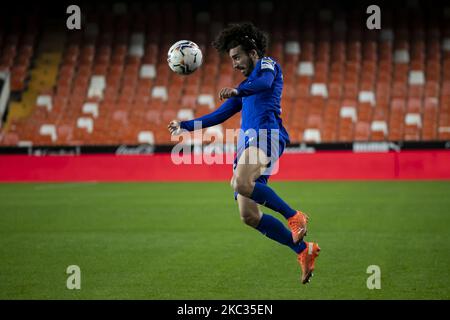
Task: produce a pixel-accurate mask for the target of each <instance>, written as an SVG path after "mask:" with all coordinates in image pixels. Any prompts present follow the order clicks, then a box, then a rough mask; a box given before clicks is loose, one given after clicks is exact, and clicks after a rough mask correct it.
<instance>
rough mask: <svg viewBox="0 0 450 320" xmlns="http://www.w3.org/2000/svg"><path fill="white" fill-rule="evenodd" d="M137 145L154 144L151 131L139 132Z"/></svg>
mask: <svg viewBox="0 0 450 320" xmlns="http://www.w3.org/2000/svg"><path fill="white" fill-rule="evenodd" d="M138 142H139V143H147V144H151V145H153V144H155V136H154V135H153V132H151V131H141V132H139V134H138Z"/></svg>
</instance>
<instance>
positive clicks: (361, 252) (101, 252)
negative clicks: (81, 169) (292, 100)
mask: <svg viewBox="0 0 450 320" xmlns="http://www.w3.org/2000/svg"><path fill="white" fill-rule="evenodd" d="M270 185H271V186H272V187H273V188H274V190H275V191H276V192H277V193H278V194H279V195H280V196H282V197H283V198H284V199H285V200H286V201H287V202H288V203H290V204H291V205H292V206H293V207H295V208H298V209H302V210H304V211H306V212H307V213H308V214H309V215H310V218H311V221H310V225H309V234H308V237H307V240H314V241H317V242H318V243H319V244H320V246H321V248H322V251H321V255H320V257H319V258H318V260H317V263H316V271H315V275H314V277H313V278H312V281H311V283H310V284H309V285H306V286H305V285H302V284H300V281H299V278H300V269H299V266H298V265H297V261H296V256H295V255H294V254H293V252H291V251H290V249H289V248H287V247H284V246H281V245H279V244H278V243H276V242H273V241H272V240H270V239H267V238H265V237H264V236H262V235H261V234H260V233H259V232H257V231H255V230H253V229H251V228H250V227H247V226H245V225H244V224H243V223H241V221H240V219H239V216H238V212H237V206H236V203H235V202H234V200H233V198H232V190H231V189H230V187H229V185H228V184H227V183H226V182H220V183H218V182H214V183H99V184H95V183H79V184H1V185H0V299H289V300H291V299H449V298H450V267H449V266H450V196H449V195H450V192H449V191H450V182H418V181H415V182H271V183H270ZM264 212H266V213H272V214H274V215H275V216H276V217H279V218H281V219H282V217H281V215H279V214H277V213H273V212H271V211H270V210H267V209H266V210H264ZM69 265H78V266H79V267H80V268H81V289H80V290H68V289H67V288H66V280H67V277H68V276H69V275H68V274H67V273H66V268H67V267H68V266H69ZM369 265H378V266H379V267H380V269H381V289H379V290H377V289H375V290H369V289H368V288H367V286H366V281H367V278H368V277H369V276H370V274H367V273H366V270H367V267H368V266H369Z"/></svg>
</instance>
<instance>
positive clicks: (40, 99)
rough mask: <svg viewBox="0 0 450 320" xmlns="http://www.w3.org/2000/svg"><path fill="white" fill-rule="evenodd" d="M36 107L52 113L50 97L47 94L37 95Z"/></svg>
mask: <svg viewBox="0 0 450 320" xmlns="http://www.w3.org/2000/svg"><path fill="white" fill-rule="evenodd" d="M36 105H37V106H38V107H45V108H47V110H48V111H52V108H53V104H52V96H51V95H48V94H42V95H38V96H37V98H36Z"/></svg>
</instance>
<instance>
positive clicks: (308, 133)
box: [303, 129, 321, 143]
mask: <svg viewBox="0 0 450 320" xmlns="http://www.w3.org/2000/svg"><path fill="white" fill-rule="evenodd" d="M303 140H304V141H308V142H316V143H320V141H321V137H320V131H319V129H305V131H304V132H303Z"/></svg>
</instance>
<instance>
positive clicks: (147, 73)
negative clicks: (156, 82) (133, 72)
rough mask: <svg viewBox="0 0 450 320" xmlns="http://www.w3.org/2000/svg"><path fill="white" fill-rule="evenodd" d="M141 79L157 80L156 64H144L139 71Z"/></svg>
mask: <svg viewBox="0 0 450 320" xmlns="http://www.w3.org/2000/svg"><path fill="white" fill-rule="evenodd" d="M139 77H140V78H142V79H155V78H156V68H155V65H154V64H143V65H142V66H141V69H140V70H139Z"/></svg>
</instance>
